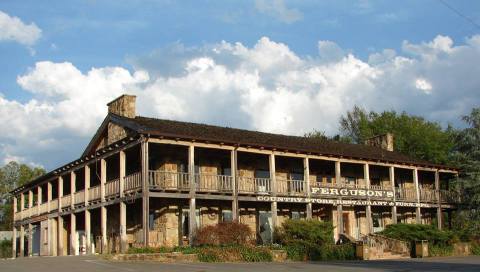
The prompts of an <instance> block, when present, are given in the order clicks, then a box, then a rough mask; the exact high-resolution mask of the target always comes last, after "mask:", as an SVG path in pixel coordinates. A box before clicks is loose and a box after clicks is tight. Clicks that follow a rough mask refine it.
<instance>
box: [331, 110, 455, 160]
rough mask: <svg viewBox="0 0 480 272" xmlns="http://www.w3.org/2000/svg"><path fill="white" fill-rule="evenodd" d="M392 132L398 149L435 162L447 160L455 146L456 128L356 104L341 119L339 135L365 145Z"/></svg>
mask: <svg viewBox="0 0 480 272" xmlns="http://www.w3.org/2000/svg"><path fill="white" fill-rule="evenodd" d="M388 132H391V133H393V134H394V147H395V151H398V152H401V153H404V154H407V155H410V156H411V157H413V158H417V159H422V160H426V161H430V162H434V163H448V162H449V155H450V151H451V149H452V147H453V142H454V141H453V135H454V134H455V133H454V130H453V129H452V128H451V127H448V128H446V129H443V128H442V126H441V125H440V124H439V123H437V122H430V121H427V120H425V119H424V118H423V117H419V116H413V115H409V114H407V113H405V112H402V113H397V112H395V111H384V112H381V113H377V112H374V111H370V112H367V111H366V110H364V109H362V108H360V107H358V106H355V107H354V108H353V109H352V110H351V111H349V112H347V113H346V115H344V116H342V117H341V118H340V135H341V137H344V138H349V139H351V141H352V142H353V143H357V144H363V143H364V142H365V140H366V139H368V138H370V137H373V136H376V135H381V134H385V133H388Z"/></svg>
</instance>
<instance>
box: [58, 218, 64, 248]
mask: <svg viewBox="0 0 480 272" xmlns="http://www.w3.org/2000/svg"><path fill="white" fill-rule="evenodd" d="M57 223H58V226H57V243H58V249H57V255H58V256H63V255H64V254H63V217H62V216H61V215H60V214H59V215H58V219H57Z"/></svg>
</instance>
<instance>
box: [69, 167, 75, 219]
mask: <svg viewBox="0 0 480 272" xmlns="http://www.w3.org/2000/svg"><path fill="white" fill-rule="evenodd" d="M76 180H77V175H76V174H75V172H74V171H72V172H70V208H71V209H72V212H73V208H74V207H75V192H76V191H77V188H76Z"/></svg>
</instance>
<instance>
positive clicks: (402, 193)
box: [395, 188, 417, 201]
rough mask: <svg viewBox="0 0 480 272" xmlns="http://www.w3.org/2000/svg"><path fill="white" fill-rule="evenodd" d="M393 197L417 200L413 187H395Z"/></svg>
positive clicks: (401, 199)
mask: <svg viewBox="0 0 480 272" xmlns="http://www.w3.org/2000/svg"><path fill="white" fill-rule="evenodd" d="M395 198H396V200H400V201H417V193H416V192H415V189H414V188H395Z"/></svg>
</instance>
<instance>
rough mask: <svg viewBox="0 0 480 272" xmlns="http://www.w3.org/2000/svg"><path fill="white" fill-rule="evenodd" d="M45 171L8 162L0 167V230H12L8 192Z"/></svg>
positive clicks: (10, 204) (10, 201)
mask: <svg viewBox="0 0 480 272" xmlns="http://www.w3.org/2000/svg"><path fill="white" fill-rule="evenodd" d="M43 174H45V169H43V168H41V167H30V166H28V165H26V164H20V163H17V162H9V163H8V164H6V165H4V166H3V167H0V205H1V206H0V230H2V229H3V230H11V229H12V211H13V210H12V209H13V208H12V198H11V196H10V195H9V192H10V191H12V190H13V189H15V188H16V187H18V186H21V185H23V184H25V183H27V182H29V181H31V180H33V179H35V178H37V177H39V176H41V175H43Z"/></svg>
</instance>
